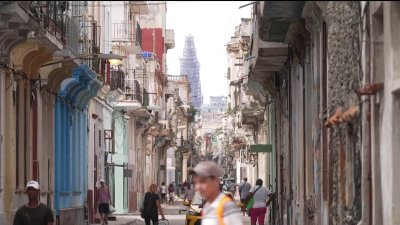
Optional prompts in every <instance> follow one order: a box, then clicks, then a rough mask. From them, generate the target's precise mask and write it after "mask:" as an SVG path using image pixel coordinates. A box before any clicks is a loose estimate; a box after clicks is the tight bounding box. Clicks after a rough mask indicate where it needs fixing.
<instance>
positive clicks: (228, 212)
mask: <svg viewBox="0 0 400 225" xmlns="http://www.w3.org/2000/svg"><path fill="white" fill-rule="evenodd" d="M190 174H191V175H193V180H194V182H195V187H196V190H197V191H199V193H200V195H201V196H203V198H204V199H205V200H206V201H207V202H206V204H205V205H204V208H203V213H202V219H201V224H203V225H231V224H234V225H243V220H242V215H241V212H240V209H239V208H238V207H236V204H235V202H234V201H232V200H231V198H229V197H228V196H226V195H225V194H224V193H222V192H221V191H220V187H219V182H220V177H221V176H222V175H223V172H222V168H221V167H219V166H218V165H217V164H216V163H215V162H213V161H203V162H201V163H199V164H198V165H197V166H196V167H195V168H194V169H192V170H190Z"/></svg>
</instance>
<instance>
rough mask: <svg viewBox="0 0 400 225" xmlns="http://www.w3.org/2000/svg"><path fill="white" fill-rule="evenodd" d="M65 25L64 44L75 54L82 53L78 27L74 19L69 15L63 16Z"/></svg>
mask: <svg viewBox="0 0 400 225" xmlns="http://www.w3.org/2000/svg"><path fill="white" fill-rule="evenodd" d="M65 25H66V44H67V46H68V47H69V48H70V49H71V51H72V52H73V53H75V54H82V49H81V44H80V43H81V40H80V32H81V31H80V28H79V25H78V23H77V21H75V20H74V19H72V18H71V17H69V16H65Z"/></svg>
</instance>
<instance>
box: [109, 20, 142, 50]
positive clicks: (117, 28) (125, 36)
mask: <svg viewBox="0 0 400 225" xmlns="http://www.w3.org/2000/svg"><path fill="white" fill-rule="evenodd" d="M112 41H115V42H129V43H135V44H137V45H140V46H142V29H141V28H140V25H139V23H136V24H135V23H113V24H112Z"/></svg>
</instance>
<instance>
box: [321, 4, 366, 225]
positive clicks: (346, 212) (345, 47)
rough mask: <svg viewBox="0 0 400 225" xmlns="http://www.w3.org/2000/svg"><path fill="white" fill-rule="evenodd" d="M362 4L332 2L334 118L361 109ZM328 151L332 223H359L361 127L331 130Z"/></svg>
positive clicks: (331, 109) (330, 92)
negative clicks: (359, 106) (359, 107)
mask: <svg viewBox="0 0 400 225" xmlns="http://www.w3.org/2000/svg"><path fill="white" fill-rule="evenodd" d="M359 18H360V5H359V2H333V1H331V2H329V3H328V5H327V22H328V111H329V114H330V115H332V114H334V113H335V111H336V110H337V109H339V108H342V109H343V111H345V110H347V109H348V108H349V107H351V106H358V99H357V96H356V94H355V91H354V90H356V89H357V88H358V87H359V64H358V63H359V62H358V58H357V54H358V52H359V21H360V20H359ZM329 149H330V152H331V155H330V159H331V160H332V165H333V168H332V170H330V171H331V182H330V183H331V184H332V185H331V191H332V199H333V204H332V205H331V206H330V207H331V208H330V219H331V224H333V225H336V224H356V222H357V221H358V220H359V219H360V214H361V210H360V203H361V202H360V197H359V196H360V171H361V165H360V139H359V124H358V122H356V123H342V124H340V125H338V126H334V127H333V128H331V130H330V143H329Z"/></svg>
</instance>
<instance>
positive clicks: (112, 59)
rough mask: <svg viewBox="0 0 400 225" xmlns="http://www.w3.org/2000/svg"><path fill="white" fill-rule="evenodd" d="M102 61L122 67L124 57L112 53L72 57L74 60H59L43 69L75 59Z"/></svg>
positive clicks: (47, 64)
mask: <svg viewBox="0 0 400 225" xmlns="http://www.w3.org/2000/svg"><path fill="white" fill-rule="evenodd" d="M58 52H62V51H58ZM60 54H61V55H62V54H63V53H55V55H60ZM96 57H97V59H101V60H104V61H108V62H109V63H110V64H111V65H121V64H122V59H123V57H122V56H120V55H117V54H113V53H112V52H110V54H87V55H80V56H77V57H72V58H68V59H61V60H57V61H53V62H50V63H46V64H43V65H42V67H45V66H51V65H54V64H57V63H62V62H67V61H71V60H75V59H87V58H89V59H96Z"/></svg>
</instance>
